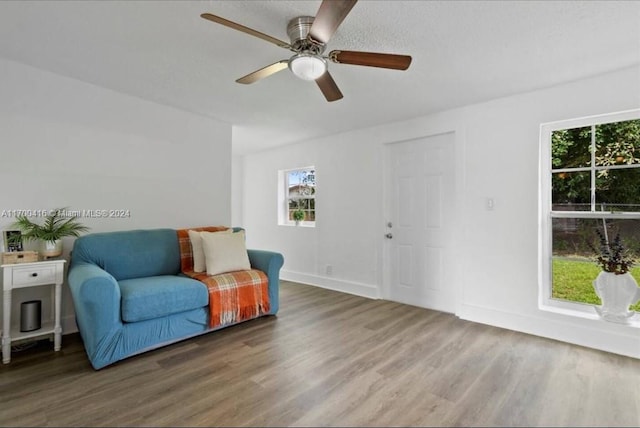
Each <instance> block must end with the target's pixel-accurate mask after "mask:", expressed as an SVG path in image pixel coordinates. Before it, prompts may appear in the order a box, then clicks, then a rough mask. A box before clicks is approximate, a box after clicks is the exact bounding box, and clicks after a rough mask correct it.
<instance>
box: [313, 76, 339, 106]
mask: <svg viewBox="0 0 640 428" xmlns="http://www.w3.org/2000/svg"><path fill="white" fill-rule="evenodd" d="M316 83H317V84H318V87H319V88H320V90H321V91H322V94H323V95H324V97H325V98H326V99H327V101H329V102H331V101H337V100H339V99H341V98H342V92H340V89H338V85H336V82H335V81H334V80H333V77H331V75H330V74H329V72H328V71H326V72H325V73H324V74H323V75H322V76H320V77H318V78H317V79H316Z"/></svg>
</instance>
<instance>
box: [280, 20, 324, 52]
mask: <svg viewBox="0 0 640 428" xmlns="http://www.w3.org/2000/svg"><path fill="white" fill-rule="evenodd" d="M314 19H315V18H314V17H313V16H298V17H297V18H293V19H292V20H291V21H289V24H287V34H288V35H289V39H290V40H291V47H292V48H293V50H295V51H296V52H304V53H309V54H312V55H320V54H322V52H323V51H324V45H321V44H317V43H313V42H312V41H311V40H309V38H308V37H307V35H308V34H309V29H310V28H311V24H313V20H314Z"/></svg>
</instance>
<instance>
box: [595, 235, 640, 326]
mask: <svg viewBox="0 0 640 428" xmlns="http://www.w3.org/2000/svg"><path fill="white" fill-rule="evenodd" d="M597 233H598V238H599V240H600V248H599V250H596V249H595V248H593V250H594V251H596V253H597V254H598V256H597V257H596V261H597V263H598V264H599V265H600V267H602V272H600V273H599V274H598V277H597V278H596V279H595V281H593V288H594V289H595V291H596V294H597V295H598V297H600V300H602V305H601V306H597V307H596V312H598V314H599V315H600V317H602V319H604V320H607V321H611V322H616V323H621V324H627V323H628V322H629V319H630V318H631V317H632V316H633V315H634V314H635V312H633V311H630V310H629V306H631V305H632V304H634V303H635V302H636V301H638V300H640V288H639V287H638V284H637V282H636V280H635V278H634V277H633V276H631V274H630V273H629V269H630V268H631V267H632V266H633V264H634V262H635V261H634V259H633V257H631V256H630V255H629V253H628V251H627V250H626V249H625V248H624V245H623V243H622V240H621V239H620V233H619V232H618V233H617V234H616V237H615V238H614V239H613V242H611V243H610V242H609V239H608V236H607V235H606V230H605V233H602V232H600V231H599V230H598V231H597Z"/></svg>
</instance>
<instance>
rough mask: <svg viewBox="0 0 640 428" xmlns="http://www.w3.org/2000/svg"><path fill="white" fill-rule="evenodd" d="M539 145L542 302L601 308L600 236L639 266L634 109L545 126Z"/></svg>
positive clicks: (638, 114)
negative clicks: (597, 288) (597, 287)
mask: <svg viewBox="0 0 640 428" xmlns="http://www.w3.org/2000/svg"><path fill="white" fill-rule="evenodd" d="M541 143H542V144H541V148H542V153H541V161H542V169H541V170H542V193H541V195H542V203H541V207H542V217H543V218H542V230H541V268H542V269H541V271H542V284H541V291H542V295H541V298H542V299H541V300H542V303H543V304H549V305H551V306H560V307H569V308H571V309H576V308H578V306H577V305H576V304H583V305H585V304H587V305H593V304H596V305H599V304H600V303H601V302H600V299H599V298H598V296H597V295H596V293H595V292H594V290H593V286H592V282H593V280H594V279H595V277H596V276H597V275H598V273H599V271H600V267H599V266H598V265H597V264H596V263H595V260H594V259H595V255H596V254H595V252H594V248H598V247H599V237H598V232H600V233H601V234H602V235H603V236H604V238H605V239H606V240H609V241H613V240H614V239H615V237H616V236H619V237H620V238H621V239H622V242H623V244H624V245H625V247H626V248H627V251H628V252H629V254H630V255H631V256H632V257H634V258H636V259H637V260H638V262H639V263H640V110H634V111H628V112H623V113H616V114H610V115H603V116H598V117H591V118H585V119H578V120H571V121H564V122H556V123H552V124H546V125H543V126H542V129H541ZM631 274H632V275H633V276H634V277H635V278H636V280H637V281H638V282H639V283H640V266H635V267H634V268H633V269H632V270H631ZM571 305H573V306H571ZM633 308H634V309H635V310H637V311H640V304H637V305H635V307H633Z"/></svg>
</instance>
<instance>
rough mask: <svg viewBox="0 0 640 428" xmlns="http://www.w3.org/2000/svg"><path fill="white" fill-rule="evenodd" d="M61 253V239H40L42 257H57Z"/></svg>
mask: <svg viewBox="0 0 640 428" xmlns="http://www.w3.org/2000/svg"><path fill="white" fill-rule="evenodd" d="M60 254H62V240H61V239H58V240H55V241H40V255H41V256H42V257H58V256H59V255H60Z"/></svg>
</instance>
